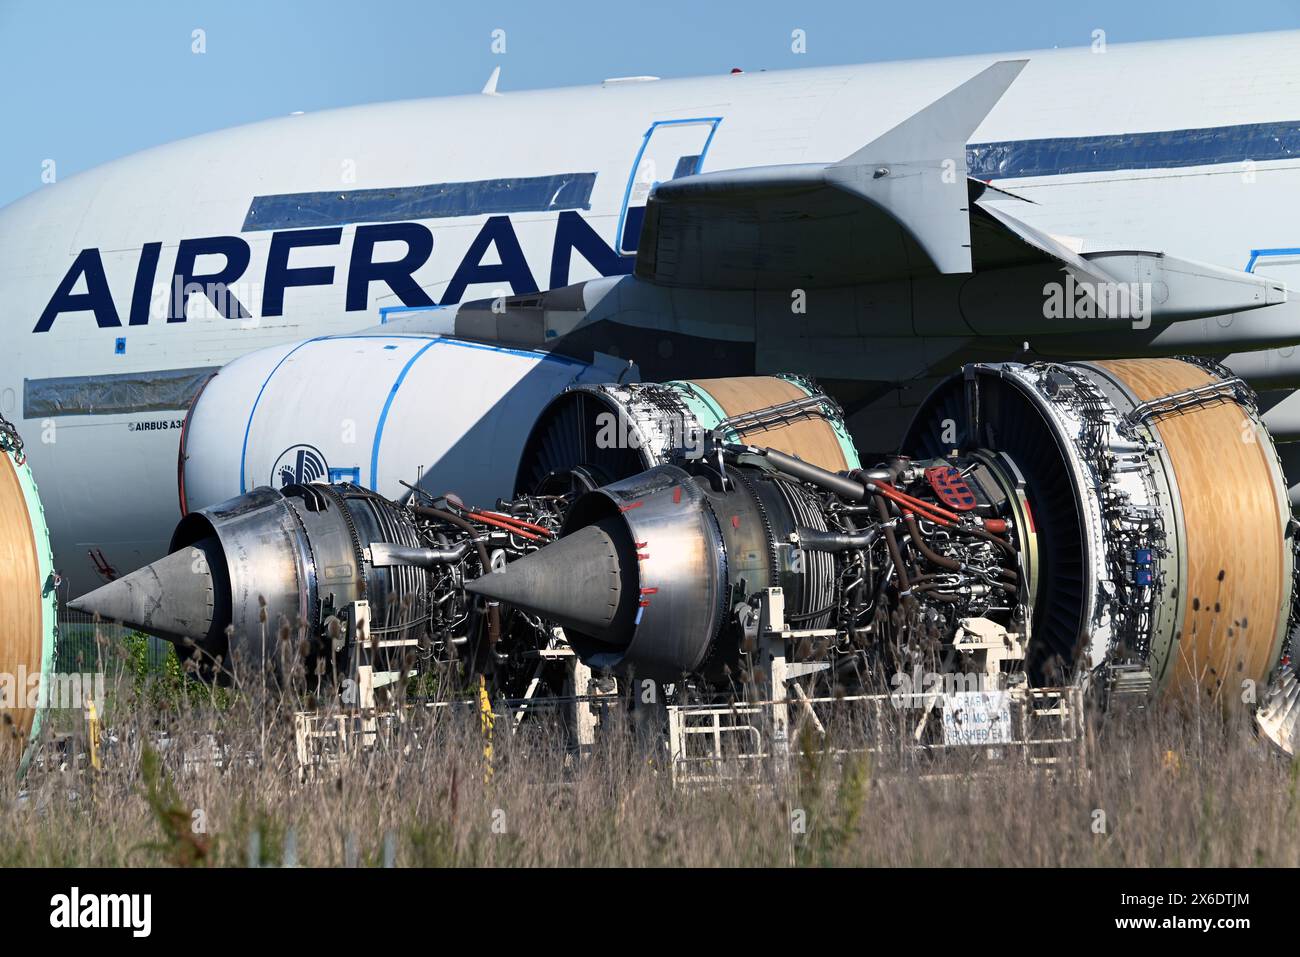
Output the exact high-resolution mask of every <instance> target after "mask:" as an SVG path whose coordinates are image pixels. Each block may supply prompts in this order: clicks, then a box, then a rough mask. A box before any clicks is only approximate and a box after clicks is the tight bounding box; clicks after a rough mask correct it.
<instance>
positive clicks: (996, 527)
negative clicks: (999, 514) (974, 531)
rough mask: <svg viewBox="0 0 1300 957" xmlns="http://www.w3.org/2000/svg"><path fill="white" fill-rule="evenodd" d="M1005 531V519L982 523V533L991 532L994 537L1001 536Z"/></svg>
mask: <svg viewBox="0 0 1300 957" xmlns="http://www.w3.org/2000/svg"><path fill="white" fill-rule="evenodd" d="M1006 530H1007V520H1006V519H1005V518H990V519H989V520H988V521H987V522H985V523H984V531H986V532H992V533H993V534H994V535H1001V534H1002V533H1003V532H1005V531H1006Z"/></svg>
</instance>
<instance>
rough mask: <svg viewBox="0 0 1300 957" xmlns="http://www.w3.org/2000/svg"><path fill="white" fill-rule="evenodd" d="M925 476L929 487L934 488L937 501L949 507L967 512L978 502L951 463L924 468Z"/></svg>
mask: <svg viewBox="0 0 1300 957" xmlns="http://www.w3.org/2000/svg"><path fill="white" fill-rule="evenodd" d="M925 478H926V481H928V482H929V483H930V488H932V489H934V494H935V495H937V496H938V497H939V501H941V502H943V504H944V505H947V506H948V507H949V508H951V509H955V510H956V511H958V512H969V511H970V510H971V509H973V508H974V507H975V506H976V505H978V504H979V503H978V502H977V501H976V500H975V493H974V492H972V491H971V490H970V486H969V485H967V484H966V480H965V479H964V478H962V474H961V472H959V471H957V469H955V468H953V467H952V466H951V465H936V466H934V467H933V468H928V469H926V470H925Z"/></svg>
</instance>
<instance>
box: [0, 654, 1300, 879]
mask: <svg viewBox="0 0 1300 957" xmlns="http://www.w3.org/2000/svg"><path fill="white" fill-rule="evenodd" d="M158 692H159V689H158V688H156V687H155V688H150V687H148V686H144V687H141V686H139V684H138V682H134V681H132V680H131V679H130V678H129V677H126V678H123V679H122V680H121V681H119V682H118V683H117V684H116V685H110V697H111V698H112V702H111V707H110V721H109V731H110V732H111V734H112V736H113V737H114V738H115V742H116V743H113V744H110V746H109V747H108V748H107V749H106V752H105V760H104V764H105V766H104V769H103V770H102V771H100V772H97V773H96V772H89V771H78V772H70V771H58V770H46V769H39V768H37V769H34V770H33V772H32V773H31V774H30V775H29V776H28V778H27V780H26V781H25V782H23V784H22V785H21V792H22V793H21V794H20V786H19V785H17V784H16V783H14V782H13V781H11V780H8V779H7V778H6V779H5V780H4V782H3V784H0V801H2V802H3V805H4V807H5V808H6V809H7V810H6V813H4V814H3V815H0V864H3V865H10V866H13V865H26V866H50V865H55V866H68V865H70V866H78V865H103V866H133V867H134V866H150V865H178V864H201V865H204V864H206V865H244V864H245V863H247V861H248V856H249V853H250V851H249V847H250V840H251V841H255V842H256V845H257V846H258V847H260V851H258V853H259V855H260V857H261V859H262V861H263V862H264V863H268V864H278V863H280V861H281V858H282V854H283V853H284V845H285V836H286V833H289V832H292V835H293V836H292V838H291V839H290V842H291V843H292V844H294V845H296V857H297V861H298V862H299V863H301V864H303V865H308V866H338V865H342V864H345V863H347V862H349V860H350V858H355V860H356V862H357V863H359V864H361V865H375V864H378V863H379V862H380V861H381V860H382V857H383V844H384V839H385V835H386V834H389V835H391V837H390V840H391V843H392V848H393V852H394V854H395V860H396V863H397V864H398V865H399V866H401V865H417V866H427V865H432V866H443V865H452V866H465V865H468V866H477V865H490V866H556V865H578V866H587V865H598V866H680V865H687V866H692V865H700V866H708V865H741V866H748V865H760V866H773V865H775V866H785V865H790V864H795V865H882V866H906V865H939V866H954V865H1002V866H1026V865H1085V866H1088V865H1138V866H1154V865H1173V866H1192V865H1251V864H1263V865H1283V866H1295V865H1296V864H1297V863H1300V798H1298V795H1297V777H1296V772H1295V770H1294V769H1293V767H1292V766H1291V765H1290V764H1288V763H1286V762H1284V761H1283V760H1281V759H1280V758H1278V757H1277V756H1275V755H1274V754H1272V753H1271V752H1270V751H1269V750H1267V748H1266V747H1265V746H1264V745H1262V744H1260V743H1259V742H1257V741H1255V740H1254V738H1253V736H1252V735H1251V733H1250V730H1249V728H1248V726H1247V725H1246V723H1245V721H1244V719H1242V720H1240V721H1238V722H1235V723H1234V722H1227V723H1225V722H1224V721H1222V720H1219V719H1214V720H1209V719H1204V720H1194V719H1193V720H1189V719H1186V718H1179V717H1175V716H1172V715H1168V714H1140V715H1135V716H1131V717H1129V718H1127V719H1125V720H1123V721H1115V720H1112V721H1110V722H1109V723H1107V724H1106V725H1105V726H1102V727H1099V728H1096V729H1094V731H1093V735H1094V737H1093V742H1092V745H1091V753H1090V760H1089V765H1090V767H1089V772H1088V774H1087V776H1086V777H1084V778H1083V779H1081V780H1066V779H1050V778H1047V777H1044V776H1041V775H1036V774H1032V773H1029V772H1028V771H1026V770H1025V769H1024V768H1022V767H1020V766H1019V765H1017V764H1014V763H1011V762H1005V763H1004V766H1000V767H999V768H998V769H997V770H995V771H993V772H992V773H990V774H988V775H986V776H981V777H972V776H971V775H970V774H969V773H967V772H968V771H969V765H968V763H967V762H968V760H969V759H968V758H967V757H966V756H965V755H964V754H960V753H959V754H957V755H955V756H951V757H949V758H947V759H945V760H944V761H943V762H941V763H940V765H938V766H934V765H931V766H929V767H928V770H930V771H935V770H941V771H946V772H948V773H949V775H950V776H949V777H947V778H945V779H943V780H933V779H923V778H922V776H921V775H920V774H919V773H917V772H918V771H919V767H913V768H911V769H904V770H903V771H902V772H900V773H896V774H894V773H891V774H888V775H887V774H884V773H883V772H881V771H880V769H879V767H873V762H868V761H867V760H865V759H860V758H859V759H853V760H848V761H835V760H831V759H830V758H828V757H826V756H824V755H821V754H819V753H816V752H813V753H810V754H808V755H806V756H804V757H802V758H800V759H798V760H796V761H795V762H793V764H792V765H791V771H790V773H789V775H788V776H787V777H786V778H785V779H783V780H773V779H768V780H767V781H766V782H765V783H764V784H763V785H762V786H760V787H739V786H736V787H730V788H725V789H718V790H713V791H705V792H699V791H696V792H683V791H680V790H674V789H673V787H672V785H671V782H670V778H669V774H668V773H667V768H666V764H665V760H664V757H665V755H664V753H663V752H662V751H661V750H660V748H661V747H662V746H656V744H655V742H654V739H653V737H652V736H646V735H644V734H638V733H637V732H636V731H635V730H633V729H632V728H631V727H630V726H629V727H624V728H615V729H613V730H612V731H611V732H610V733H608V734H606V735H604V736H602V738H601V739H600V741H599V743H598V744H597V746H596V748H595V751H594V753H592V754H590V755H589V756H587V757H586V758H585V759H584V760H582V761H581V762H579V763H574V762H573V761H572V760H570V759H566V757H565V749H564V747H563V743H562V741H561V740H560V735H559V732H558V731H557V730H556V729H554V728H548V727H546V726H544V725H542V726H534V727H530V728H529V729H528V730H527V732H526V733H521V734H519V735H513V736H512V735H510V734H508V733H506V731H505V727H504V722H498V727H497V732H496V734H495V735H494V749H493V752H494V753H493V757H492V761H491V774H490V775H489V774H487V773H486V772H487V768H488V764H487V761H486V759H485V757H484V754H483V750H484V739H483V736H482V734H481V730H480V728H479V723H478V722H479V716H478V714H477V712H476V711H475V710H473V709H472V708H464V709H459V710H456V711H454V712H452V713H450V714H447V715H446V716H445V717H444V718H443V719H440V720H438V721H433V722H425V723H423V724H422V726H421V727H419V728H418V729H414V728H413V729H412V730H411V732H410V733H409V735H407V736H405V737H404V738H402V739H401V740H400V743H401V744H402V746H403V747H404V748H405V750H406V753H404V754H403V753H394V752H379V753H373V754H370V755H369V756H366V757H359V758H357V759H356V760H354V761H353V762H352V763H350V764H349V765H347V766H346V768H338V769H331V770H329V771H327V772H326V773H324V774H323V775H321V776H320V777H318V778H317V779H316V780H313V781H311V782H309V783H306V784H303V783H300V782H299V781H298V780H297V776H296V773H295V770H294V769H295V761H294V752H293V733H292V710H293V707H294V705H295V704H296V702H294V701H292V700H287V699H278V698H277V699H272V700H268V701H267V702H266V707H265V709H263V708H262V707H261V706H260V704H259V700H258V699H259V697H260V694H259V693H257V692H250V693H248V694H235V695H232V696H231V699H232V700H230V701H227V702H225V703H223V704H221V705H220V706H218V703H216V702H214V701H212V700H210V699H208V697H207V696H206V693H205V692H203V691H198V690H196V689H194V688H191V689H190V691H189V693H188V694H184V695H181V694H177V693H176V692H175V689H174V688H173V689H171V691H170V693H167V694H159V693H158ZM263 716H265V718H266V721H265V728H264V727H263V720H262V718H263ZM162 728H166V729H168V730H169V732H171V733H172V734H177V735H179V736H180V738H181V739H185V740H191V741H197V740H202V739H203V737H204V736H205V735H207V734H209V733H217V734H220V735H221V736H222V737H223V740H224V741H225V742H226V744H227V745H228V747H229V748H230V752H229V753H230V754H231V755H233V756H234V757H232V759H231V760H229V761H228V762H226V764H225V766H224V767H216V766H213V765H206V766H201V767H198V768H191V769H189V770H186V769H185V768H184V767H183V766H182V763H181V762H180V761H179V760H178V757H179V754H178V752H179V750H180V749H177V748H172V749H170V750H165V751H164V752H163V756H162V757H161V758H159V756H158V754H157V753H155V750H154V748H153V747H151V746H150V745H149V744H148V743H147V742H149V741H150V740H151V739H155V738H156V734H157V732H158V731H159V730H160V729H162ZM263 734H265V740H266V747H265V750H264V751H263V749H262V744H261V743H262V739H263ZM240 755H244V756H245V757H244V758H242V759H241V758H240V757H239V756H240ZM258 755H261V760H257V759H256V757H255V756H258ZM905 763H906V762H905ZM875 764H877V765H878V764H879V762H875ZM1098 811H1101V812H1104V815H1105V820H1104V832H1103V833H1098V832H1097V823H1098V818H1097V813H1098ZM796 812H802V814H800V813H796ZM196 814H197V815H199V816H201V818H202V821H203V824H204V827H203V828H202V830H201V831H200V832H198V833H196V830H195V828H194V826H193V822H195V821H196V820H198V818H197V817H196ZM792 817H793V818H794V819H799V818H800V817H802V819H803V820H804V821H806V827H805V829H804V833H801V834H800V833H795V832H794V829H793V828H792V826H791V821H792Z"/></svg>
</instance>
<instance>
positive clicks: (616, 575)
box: [465, 519, 636, 642]
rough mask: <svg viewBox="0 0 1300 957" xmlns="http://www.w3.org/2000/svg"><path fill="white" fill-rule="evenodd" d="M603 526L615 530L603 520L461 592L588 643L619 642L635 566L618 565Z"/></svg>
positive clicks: (627, 616)
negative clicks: (571, 633) (585, 638)
mask: <svg viewBox="0 0 1300 957" xmlns="http://www.w3.org/2000/svg"><path fill="white" fill-rule="evenodd" d="M607 524H609V525H610V528H611V529H612V528H613V527H614V526H613V520H610V519H606V520H605V521H603V522H600V523H599V524H596V525H588V526H586V527H585V528H580V529H578V530H577V531H575V532H573V533H572V534H569V535H566V536H564V537H563V538H561V539H559V540H558V541H556V542H553V543H551V544H550V545H547V546H546V547H545V548H542V549H539V550H538V551H535V552H533V553H532V554H531V555H528V556H526V557H524V558H521V559H520V560H519V561H517V562H512V563H511V564H509V565H507V566H506V567H505V568H504V569H503V570H501V571H499V572H494V573H492V574H490V575H484V576H483V577H482V578H479V579H477V580H475V581H472V582H467V583H466V585H465V589H466V591H469V592H472V593H473V594H475V595H483V596H484V597H486V598H492V599H495V600H497V601H500V602H504V603H505V604H507V605H511V606H513V607H514V608H518V609H520V610H522V611H526V612H530V613H532V614H536V615H541V616H542V617H544V618H549V619H550V620H552V621H554V622H556V623H557V624H559V625H561V626H563V627H564V628H568V629H573V630H575V631H578V632H580V633H582V634H584V635H587V636H589V637H591V638H598V639H600V640H601V641H612V642H621V641H622V640H624V636H625V635H626V633H627V632H626V625H627V623H628V620H629V619H630V618H631V615H632V613H633V609H634V608H635V607H636V601H635V598H636V573H635V562H634V561H632V562H625V561H623V560H622V556H621V555H620V551H622V550H621V549H620V548H619V546H618V544H617V542H616V539H615V537H614V536H613V535H611V534H610V531H609V530H607V528H606V525H607ZM616 534H617V533H616ZM620 537H625V536H620ZM633 557H634V556H633ZM629 566H630V567H629Z"/></svg>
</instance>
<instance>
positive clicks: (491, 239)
mask: <svg viewBox="0 0 1300 957" xmlns="http://www.w3.org/2000/svg"><path fill="white" fill-rule="evenodd" d="M488 246H496V248H497V255H498V256H500V257H501V262H500V263H499V264H498V265H494V266H485V265H483V254H484V253H486V252H487V248H488ZM479 282H506V283H509V284H510V288H511V290H513V291H514V293H515V294H516V295H519V294H521V293H526V292H537V282H536V280H534V279H533V274H532V271H531V270H530V269H529V268H528V261H527V260H526V259H524V251H523V250H522V249H520V248H519V238H518V237H517V236H516V235H515V230H514V227H513V226H511V225H510V218H509V217H508V216H491V217H489V218H488V221H487V222H486V223H484V224H483V228H482V229H481V230H479V234H478V235H477V236H475V237H474V242H472V243H470V247H469V251H468V252H467V253H465V258H464V259H462V260H461V263H460V265H459V266H457V267H456V274H455V275H454V276H452V277H451V282H449V283H447V291H446V292H444V293H443V294H442V303H441V305H444V306H450V305H453V304H455V303H458V302H460V299H461V296H463V295H465V287H466V286H469V285H472V284H473V283H479Z"/></svg>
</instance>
